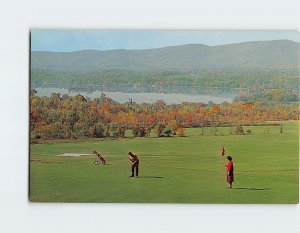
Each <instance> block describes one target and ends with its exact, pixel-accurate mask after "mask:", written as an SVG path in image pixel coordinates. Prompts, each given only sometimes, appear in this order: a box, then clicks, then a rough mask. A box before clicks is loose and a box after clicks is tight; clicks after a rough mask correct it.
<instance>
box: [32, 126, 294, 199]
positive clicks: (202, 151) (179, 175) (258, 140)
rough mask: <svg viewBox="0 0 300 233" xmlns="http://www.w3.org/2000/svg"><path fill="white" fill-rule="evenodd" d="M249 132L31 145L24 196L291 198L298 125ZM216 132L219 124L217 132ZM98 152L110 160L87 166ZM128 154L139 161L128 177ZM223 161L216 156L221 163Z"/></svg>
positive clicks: (197, 132)
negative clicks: (229, 165) (231, 177)
mask: <svg viewBox="0 0 300 233" xmlns="http://www.w3.org/2000/svg"><path fill="white" fill-rule="evenodd" d="M248 128H250V129H251V131H252V134H251V135H229V133H228V132H229V130H230V129H229V128H222V129H221V131H222V134H224V135H225V136H210V135H209V132H210V129H209V128H206V129H204V135H201V133H202V130H201V129H199V128H193V129H186V132H185V133H186V137H182V138H181V137H175V136H174V137H164V138H155V137H150V138H124V139H116V140H109V139H105V140H98V141H95V140H93V141H83V142H61V143H49V144H32V145H31V155H30V190H29V192H30V200H31V201H34V202H105V203H111V202H113V203H121V202H122V203H298V197H299V172H298V171H299V157H298V156H299V154H298V153H299V134H298V132H299V123H298V122H285V123H284V124H283V133H280V126H251V127H245V131H246V130H247V129H248ZM219 130H220V129H219ZM222 145H224V146H225V149H226V154H227V155H231V156H232V157H233V162H234V166H235V182H234V184H233V186H234V189H227V183H226V181H225V168H224V169H223V175H222V172H221V171H222V166H221V162H222V159H221V156H220V147H221V146H222ZM93 150H96V151H99V152H101V153H103V156H104V157H105V159H106V160H107V161H108V162H109V164H110V165H108V166H102V165H98V166H95V165H94V164H93V162H94V160H95V158H94V157H93V156H90V155H83V156H80V157H63V156H55V155H61V154H63V153H82V154H88V153H91V152H92V151H93ZM128 151H132V152H134V153H137V154H138V156H139V158H140V178H138V179H136V178H131V179H129V178H128V176H129V175H130V165H129V162H128V158H127V153H128ZM225 162H226V158H224V163H225Z"/></svg>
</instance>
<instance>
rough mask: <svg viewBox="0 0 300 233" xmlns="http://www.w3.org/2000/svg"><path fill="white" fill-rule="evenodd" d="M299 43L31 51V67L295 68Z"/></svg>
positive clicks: (84, 69)
mask: <svg viewBox="0 0 300 233" xmlns="http://www.w3.org/2000/svg"><path fill="white" fill-rule="evenodd" d="M299 45H300V43H298V42H293V41H289V40H274V41H253V42H245V43H237V44H228V45H219V46H207V45H202V44H187V45H180V46H169V47H164V48H156V49H143V50H125V49H118V50H108V51H99V50H81V51H74V52H49V51H32V52H31V69H33V70H35V69H38V70H47V71H59V72H83V73H86V72H96V71H101V70H111V69H117V70H127V71H136V72H144V71H147V72H163V71H183V72H184V71H195V72H201V71H209V70H255V69H260V70H261V69H268V70H272V69H274V70H281V69H282V70H286V69H299V57H300V56H299V55H300V46H299Z"/></svg>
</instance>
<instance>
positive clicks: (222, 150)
mask: <svg viewBox="0 0 300 233" xmlns="http://www.w3.org/2000/svg"><path fill="white" fill-rule="evenodd" d="M224 155H225V148H224V146H222V148H221V156H224Z"/></svg>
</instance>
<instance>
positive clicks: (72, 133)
mask: <svg viewBox="0 0 300 233" xmlns="http://www.w3.org/2000/svg"><path fill="white" fill-rule="evenodd" d="M273 120H276V121H278V120H299V106H298V104H270V105H268V104H261V103H259V102H253V103H242V102H233V103H227V102H224V103H222V104H214V103H212V102H209V103H208V104H204V103H182V104H171V105H167V104H166V103H165V102H164V101H162V100H159V101H156V102H155V103H153V104H146V103H145V104H137V103H134V102H131V101H130V102H127V103H124V104H120V103H118V102H115V101H113V100H111V99H110V98H108V97H106V96H105V95H104V94H102V95H101V96H100V97H99V98H94V99H87V98H85V97H84V96H82V95H76V96H69V95H67V94H64V95H60V94H59V93H53V94H52V95H51V97H38V96H36V91H34V90H32V91H31V98H30V133H31V138H32V139H77V138H104V137H125V136H126V132H127V131H131V132H132V134H133V135H134V136H135V137H148V136H149V135H150V133H151V132H152V133H154V134H155V135H156V136H157V137H162V136H171V135H178V136H184V129H185V128H190V127H202V128H203V127H211V128H212V129H214V128H217V127H221V126H241V125H255V124H261V123H262V122H264V121H273Z"/></svg>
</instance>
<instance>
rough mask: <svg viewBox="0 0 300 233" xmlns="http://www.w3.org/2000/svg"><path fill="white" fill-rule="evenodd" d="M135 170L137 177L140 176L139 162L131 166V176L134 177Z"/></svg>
mask: <svg viewBox="0 0 300 233" xmlns="http://www.w3.org/2000/svg"><path fill="white" fill-rule="evenodd" d="M134 169H135V175H136V176H139V161H136V162H134V163H132V164H131V176H134Z"/></svg>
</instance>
